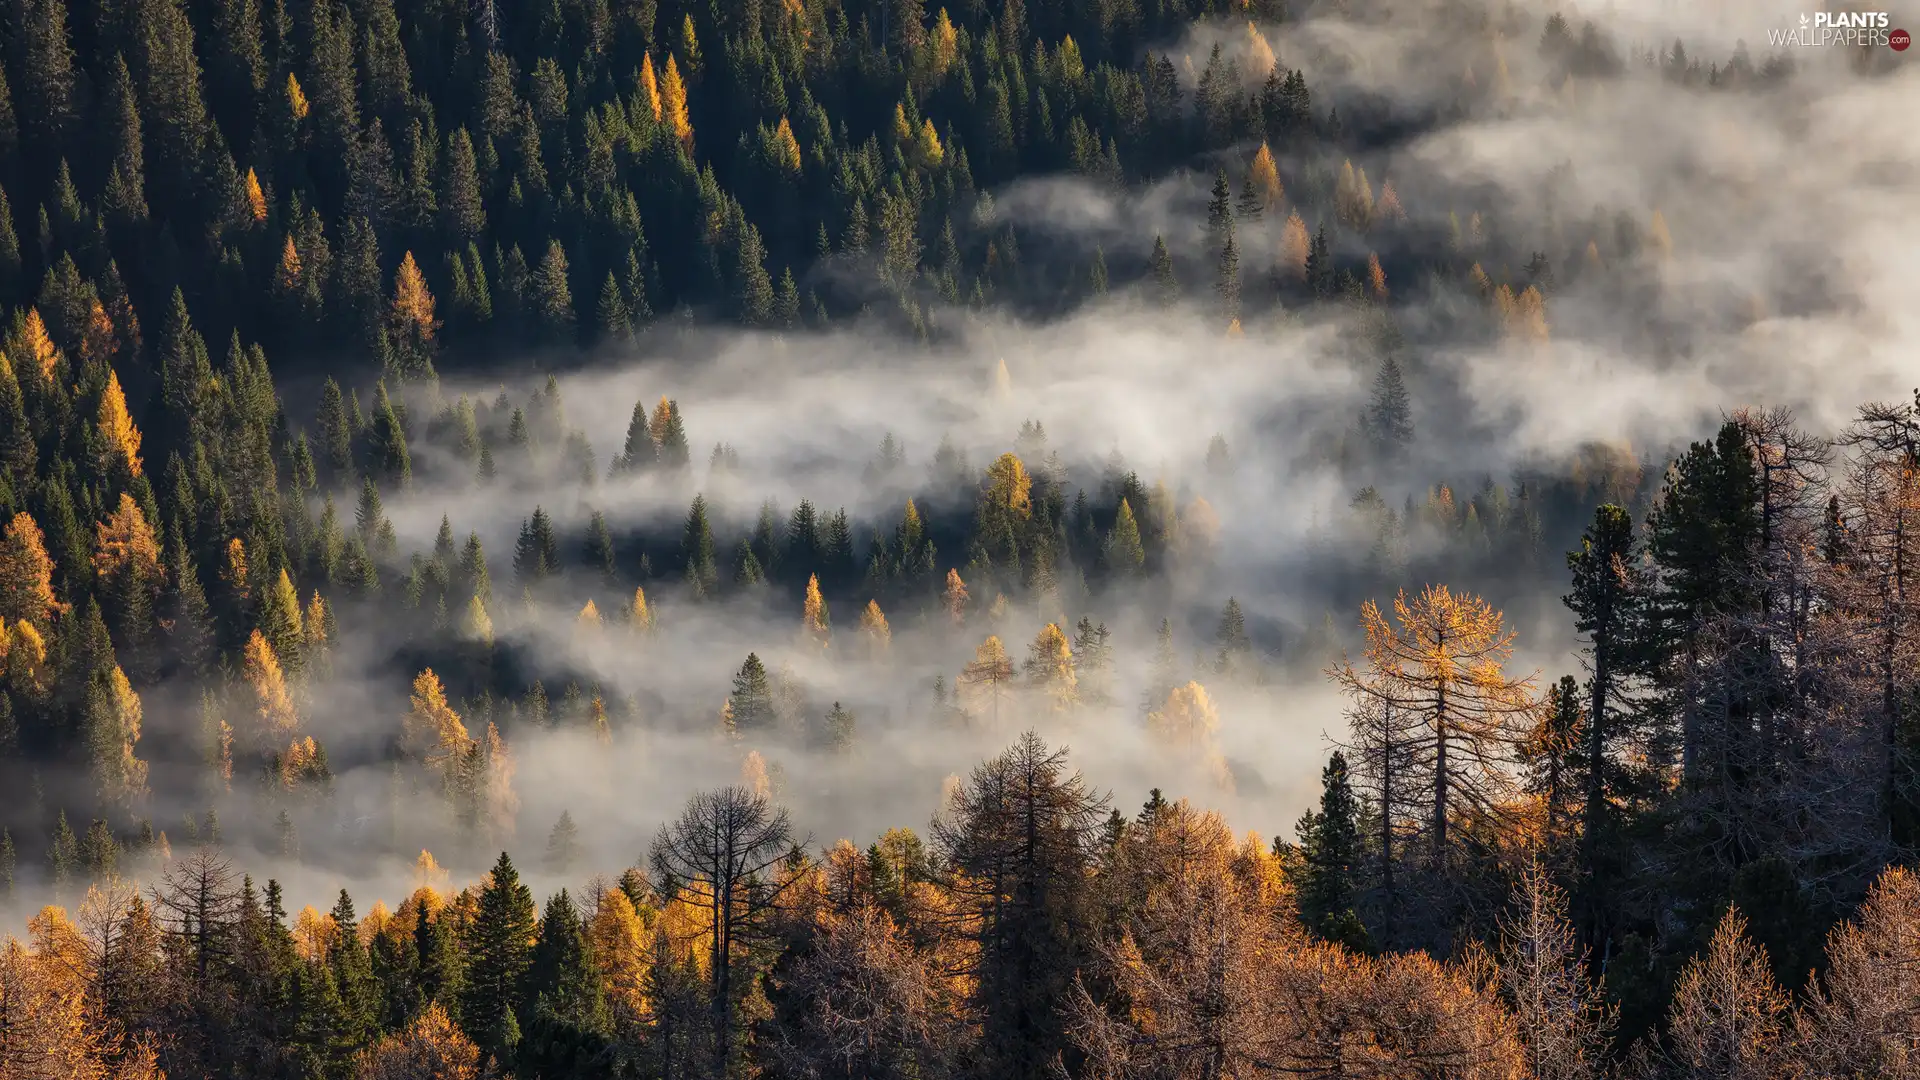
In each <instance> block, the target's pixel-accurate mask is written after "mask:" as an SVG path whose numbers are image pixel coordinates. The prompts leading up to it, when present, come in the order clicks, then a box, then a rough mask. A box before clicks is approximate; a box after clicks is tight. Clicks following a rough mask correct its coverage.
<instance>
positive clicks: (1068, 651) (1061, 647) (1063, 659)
mask: <svg viewBox="0 0 1920 1080" xmlns="http://www.w3.org/2000/svg"><path fill="white" fill-rule="evenodd" d="M1026 672H1027V685H1028V686H1029V687H1031V688H1032V689H1033V690H1034V691H1035V692H1036V693H1038V694H1039V695H1040V697H1041V698H1042V699H1043V700H1044V701H1045V702H1046V704H1047V708H1049V709H1051V710H1052V711H1054V712H1067V711H1069V710H1071V709H1072V708H1073V707H1074V706H1075V705H1077V704H1079V700H1080V696H1079V687H1078V679H1077V678H1076V677H1075V675H1074V663H1073V646H1072V644H1071V643H1069V642H1068V641H1067V635H1066V634H1065V633H1064V632H1063V631H1062V630H1061V629H1060V626H1059V624H1057V623H1048V624H1047V625H1046V626H1044V627H1042V628H1041V629H1040V633H1039V634H1037V635H1035V637H1034V639H1033V644H1031V645H1029V646H1027V664H1026Z"/></svg>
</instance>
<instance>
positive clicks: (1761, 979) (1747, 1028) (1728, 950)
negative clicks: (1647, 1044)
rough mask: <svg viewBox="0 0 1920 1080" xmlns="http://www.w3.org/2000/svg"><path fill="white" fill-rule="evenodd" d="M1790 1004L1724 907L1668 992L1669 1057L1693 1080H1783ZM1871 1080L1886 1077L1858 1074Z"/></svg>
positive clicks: (1736, 915)
mask: <svg viewBox="0 0 1920 1080" xmlns="http://www.w3.org/2000/svg"><path fill="white" fill-rule="evenodd" d="M1909 978H1910V976H1909ZM1903 981H1904V980H1903ZM1908 997H1909V998H1910V997H1911V991H1910V990H1909V991H1908ZM1790 1002H1791V999H1790V998H1789V997H1788V996H1787V994H1786V992H1785V991H1783V990H1781V989H1780V986H1779V984H1778V983H1776V982H1775V981H1774V978H1773V970H1772V966H1771V965H1770V964H1769V963H1768V960H1767V952H1766V950H1765V949H1763V948H1761V947H1759V946H1757V945H1755V944H1754V943H1753V940H1752V939H1751V938H1749V937H1748V936H1747V919H1746V916H1744V915H1742V914H1741V913H1740V912H1739V911H1738V910H1737V909H1735V908H1731V907H1729V908H1728V909H1727V911H1726V914H1725V915H1723V916H1721V918H1720V922H1719V925H1718V926H1717V927H1716V928H1715V929H1714V932H1713V939H1712V940H1711V941H1710V942H1708V944H1707V951H1706V952H1704V953H1702V954H1700V955H1699V956H1696V957H1694V958H1693V959H1692V960H1690V961H1688V962H1687V966H1686V967H1685V968H1684V969H1683V970H1682V971H1681V972H1680V980H1679V982H1678V984H1677V985H1675V986H1674V988H1673V1000H1672V1004H1671V1006H1670V1007H1669V1012H1668V1016H1669V1017H1670V1023H1671V1035H1670V1038H1671V1040H1672V1047H1673V1050H1672V1053H1673V1055H1674V1057H1675V1058H1677V1059H1678V1060H1679V1062H1680V1064H1682V1065H1683V1066H1685V1067H1687V1069H1688V1070H1689V1071H1688V1075H1692V1076H1724V1077H1729V1078H1738V1080H1747V1078H1749V1077H1751V1078H1753V1080H1759V1078H1760V1077H1775V1076H1785V1075H1789V1074H1790V1072H1791V1071H1792V1070H1791V1069H1790V1068H1789V1065H1790V1061H1789V1060H1787V1058H1788V1055H1787V1054H1786V1053H1785V1051H1786V1050H1787V1049H1788V1039H1789V1038H1790V1032H1789V1029H1788V1026H1787V1016H1788V1006H1789V1004H1790ZM1909 1045H1911V1044H1909ZM1876 1074H1877V1075H1885V1074H1882V1073H1880V1071H1879V1070H1878V1069H1872V1070H1869V1071H1868V1072H1866V1073H1863V1074H1860V1075H1876ZM1814 1075H1822V1073H1821V1072H1815V1073H1814Z"/></svg>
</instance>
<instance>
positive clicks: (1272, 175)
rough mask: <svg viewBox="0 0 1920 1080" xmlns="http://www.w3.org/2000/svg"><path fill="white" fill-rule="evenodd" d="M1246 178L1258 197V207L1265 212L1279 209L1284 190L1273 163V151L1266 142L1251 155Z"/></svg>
mask: <svg viewBox="0 0 1920 1080" xmlns="http://www.w3.org/2000/svg"><path fill="white" fill-rule="evenodd" d="M1247 179H1248V181H1249V182H1250V184H1251V185H1252V187H1253V192H1254V194H1255V195H1257V196H1258V197H1259V199H1260V207H1261V209H1262V210H1263V211H1265V212H1267V213H1273V212H1275V211H1277V210H1279V209H1280V200H1281V198H1282V197H1283V196H1284V194H1285V190H1284V189H1283V188H1282V187H1281V186H1280V170H1279V168H1278V167H1277V166H1275V165H1274V163H1273V151H1272V150H1270V149H1268V148H1267V144H1266V143H1264V142H1263V143H1261V144H1260V149H1259V151H1258V152H1256V153H1255V154H1254V155H1253V164H1252V165H1251V166H1249V167H1248V170H1247Z"/></svg>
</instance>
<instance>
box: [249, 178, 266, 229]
mask: <svg viewBox="0 0 1920 1080" xmlns="http://www.w3.org/2000/svg"><path fill="white" fill-rule="evenodd" d="M246 197H247V215H248V216H249V217H251V218H253V222H254V224H256V225H259V224H262V223H264V222H265V221H266V220H267V193H266V192H265V191H263V190H261V187H260V177H259V175H258V174H256V173H255V172H254V171H253V170H252V169H251V168H249V169H248V170H247V180H246Z"/></svg>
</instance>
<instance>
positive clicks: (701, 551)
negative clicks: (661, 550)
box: [680, 495, 720, 597]
mask: <svg viewBox="0 0 1920 1080" xmlns="http://www.w3.org/2000/svg"><path fill="white" fill-rule="evenodd" d="M680 558H681V565H682V566H683V567H684V568H685V574H686V579H687V585H688V587H689V588H691V589H692V590H693V594H694V595H695V596H696V597H703V596H706V595H708V594H710V593H711V592H712V591H713V589H714V586H715V585H717V584H718V583H719V581H720V569H719V567H718V566H717V565H715V563H714V561H713V529H712V527H711V526H710V525H708V523H707V498H706V496H704V495H695V496H694V497H693V506H692V507H691V508H689V509H688V511H687V524H686V528H685V529H683V530H682V532H681V540H680Z"/></svg>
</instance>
